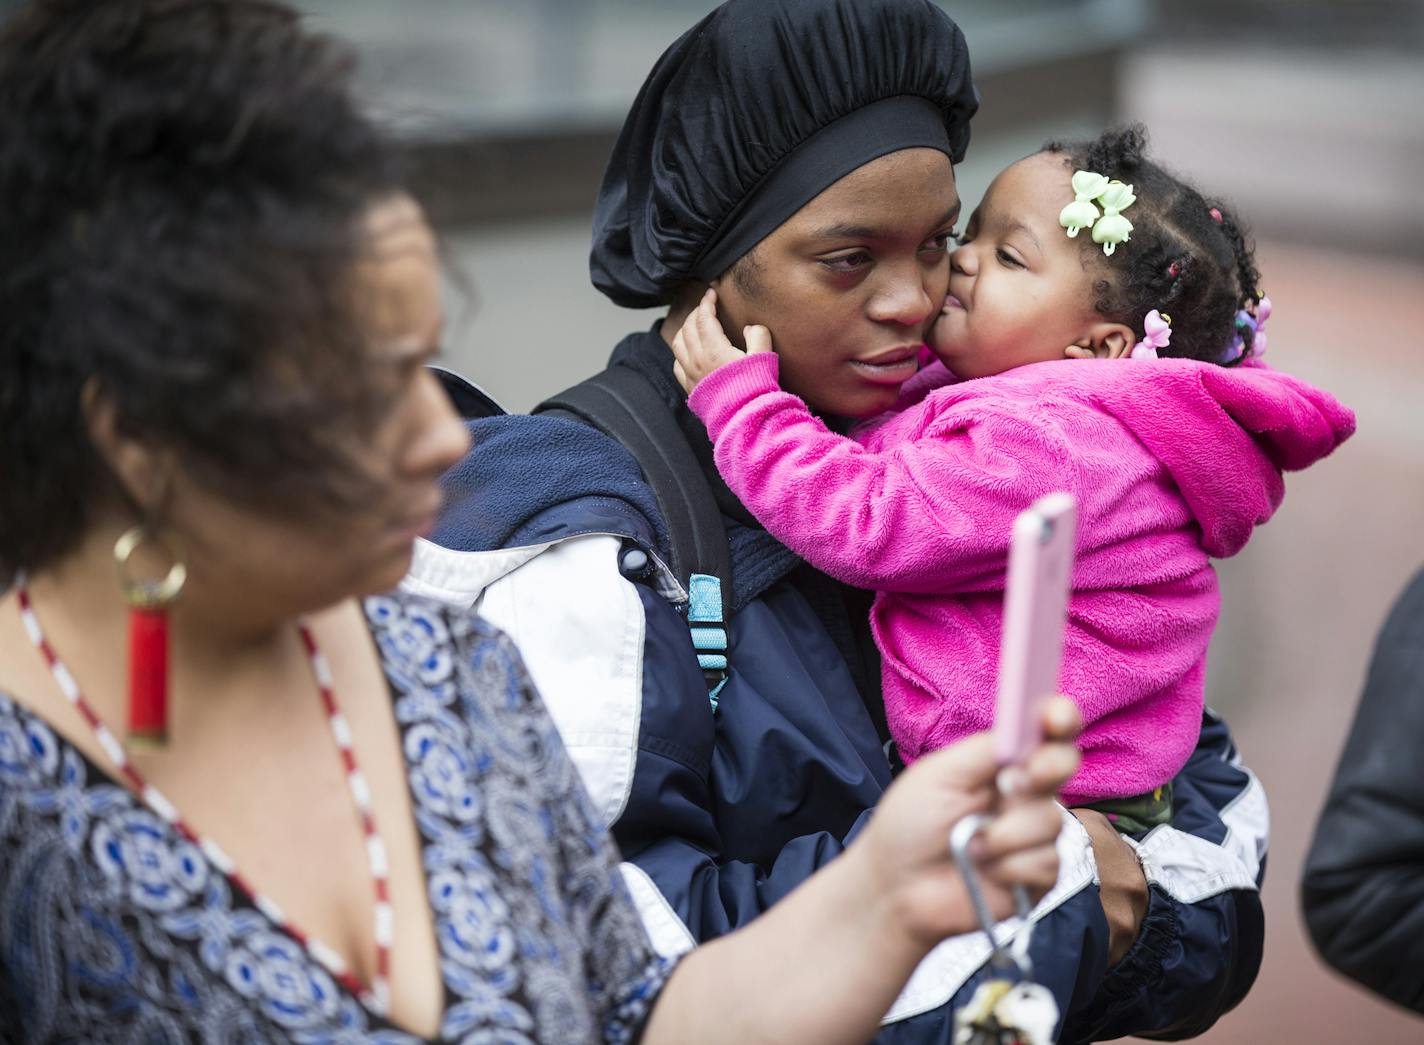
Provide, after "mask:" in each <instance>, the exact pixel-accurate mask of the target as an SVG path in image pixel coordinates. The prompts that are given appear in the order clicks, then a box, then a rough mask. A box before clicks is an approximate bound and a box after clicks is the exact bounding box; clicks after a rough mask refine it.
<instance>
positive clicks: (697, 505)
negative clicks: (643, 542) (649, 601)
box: [534, 366, 732, 711]
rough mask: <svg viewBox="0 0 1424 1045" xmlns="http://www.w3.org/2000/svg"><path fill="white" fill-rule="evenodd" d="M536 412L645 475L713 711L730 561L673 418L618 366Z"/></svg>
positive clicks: (718, 518)
mask: <svg viewBox="0 0 1424 1045" xmlns="http://www.w3.org/2000/svg"><path fill="white" fill-rule="evenodd" d="M534 412H535V413H536V414H541V413H559V414H566V415H569V416H571V417H574V418H577V419H578V420H580V421H583V422H584V423H586V424H589V425H592V426H593V427H594V428H597V429H598V430H599V431H601V432H603V433H605V434H606V435H609V436H612V437H613V438H614V439H617V440H618V442H620V443H622V444H623V446H624V447H626V448H627V450H628V451H629V452H630V453H631V454H632V455H633V457H634V458H635V459H636V460H637V462H638V465H639V467H640V468H642V470H643V476H644V478H646V479H647V480H648V485H649V486H650V487H652V490H653V496H654V497H655V498H656V499H657V502H658V509H659V510H660V511H661V512H662V516H663V520H664V522H665V523H666V525H667V528H668V537H669V544H670V548H669V552H670V557H671V559H672V562H671V563H670V566H671V567H672V571H673V573H674V574H676V576H677V579H678V581H679V582H680V583H681V584H682V585H683V586H684V587H685V588H686V589H687V591H688V594H689V596H690V601H689V603H688V611H687V621H688V624H689V625H690V627H691V629H692V643H693V646H694V647H696V649H697V661H698V664H699V665H700V666H701V667H702V672H703V675H704V676H705V677H706V679H707V695H708V698H709V700H710V701H711V702H712V710H713V711H716V710H717V698H718V695H719V694H720V693H721V690H722V686H723V685H725V684H726V680H727V670H728V668H727V628H726V621H725V620H724V613H723V606H724V605H725V602H726V600H727V599H729V598H730V597H731V594H732V558H731V553H730V552H729V550H728V547H727V532H726V530H725V529H724V528H723V526H722V513H721V511H720V510H719V509H718V507H717V501H716V498H714V497H713V495H712V488H711V486H709V485H708V483H707V480H706V478H705V477H704V476H703V474H702V468H701V466H700V465H699V464H698V461H697V458H696V457H695V456H694V455H693V453H692V448H691V447H690V446H688V445H687V440H686V438H685V437H684V436H683V434H682V430H681V429H680V428H679V427H678V424H677V419H676V418H675V417H674V416H673V413H672V410H671V409H669V407H668V405H667V403H666V402H664V400H663V399H662V397H661V396H660V395H658V392H657V390H656V389H655V388H654V387H653V385H652V384H651V383H650V382H649V381H648V379H647V378H645V377H643V375H642V374H640V373H638V372H637V371H636V370H632V369H630V368H628V367H621V366H620V367H609V368H608V369H607V370H604V371H602V372H600V373H598V374H595V375H594V376H593V377H591V378H589V379H588V380H587V381H583V382H581V383H579V384H577V385H574V386H573V387H572V388H570V389H567V390H565V391H563V392H560V393H559V394H558V395H556V396H553V397H551V398H549V399H546V400H545V401H544V402H542V403H540V404H539V405H538V406H537V407H535V408H534Z"/></svg>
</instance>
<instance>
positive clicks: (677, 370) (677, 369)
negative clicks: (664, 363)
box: [672, 360, 693, 393]
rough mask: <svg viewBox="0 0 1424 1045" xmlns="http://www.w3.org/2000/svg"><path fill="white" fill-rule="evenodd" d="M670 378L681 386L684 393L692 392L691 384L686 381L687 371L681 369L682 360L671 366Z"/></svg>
mask: <svg viewBox="0 0 1424 1045" xmlns="http://www.w3.org/2000/svg"><path fill="white" fill-rule="evenodd" d="M672 376H673V377H675V378H676V379H677V383H678V384H679V385H681V386H682V390H683V391H684V392H688V393H690V392H691V391H692V387H693V385H692V382H691V381H689V380H688V379H687V371H686V370H684V369H682V360H676V361H674V363H673V365H672Z"/></svg>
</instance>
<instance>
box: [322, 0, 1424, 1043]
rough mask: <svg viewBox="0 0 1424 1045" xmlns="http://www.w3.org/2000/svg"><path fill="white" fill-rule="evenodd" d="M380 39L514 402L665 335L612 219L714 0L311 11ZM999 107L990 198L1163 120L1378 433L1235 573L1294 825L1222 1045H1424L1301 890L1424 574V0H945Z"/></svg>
mask: <svg viewBox="0 0 1424 1045" xmlns="http://www.w3.org/2000/svg"><path fill="white" fill-rule="evenodd" d="M304 6H305V7H306V8H307V9H308V10H309V11H310V12H311V14H312V16H313V18H314V19H315V20H317V21H318V22H319V23H320V24H323V25H326V26H328V27H329V28H330V29H331V31H333V32H335V33H338V34H340V35H343V36H345V37H347V38H349V39H351V40H352V41H354V42H355V43H356V45H357V47H358V49H359V51H360V53H361V56H362V59H363V68H364V73H363V75H364V78H365V84H366V87H367V90H368V92H369V95H370V97H371V100H372V102H373V104H374V105H376V106H377V107H378V108H379V109H380V110H381V111H382V112H383V113H384V114H385V115H386V117H387V118H388V119H389V120H390V121H391V122H392V124H393V125H394V126H395V127H396V128H397V130H398V132H399V133H400V134H401V135H402V136H403V138H404V139H405V141H406V142H407V143H408V144H409V148H410V154H411V159H412V164H413V172H414V175H415V180H416V184H417V186H418V189H419V192H420V194H421V196H422V197H423V198H424V200H425V201H426V203H427V206H428V207H429V208H430V210H431V212H432V214H433V215H434V217H435V219H436V221H437V223H438V224H439V226H440V228H441V231H442V233H443V236H444V241H445V244H446V249H447V252H448V257H449V262H450V269H451V272H452V280H451V284H452V286H451V318H452V323H451V335H450V338H449V347H448V351H447V362H448V363H449V365H451V366H453V367H454V368H456V369H458V370H460V371H462V372H464V373H466V374H467V375H469V376H471V377H472V378H474V379H475V380H476V381H477V382H479V383H480V384H482V385H484V386H485V387H486V388H487V389H488V390H489V391H490V392H491V393H493V394H494V395H495V396H496V397H497V398H498V399H500V400H501V401H502V402H504V403H505V405H506V406H508V407H509V408H510V409H514V410H525V409H528V408H529V407H531V406H532V405H533V404H534V403H536V402H538V401H539V399H541V398H542V397H544V396H545V395H548V394H550V393H553V392H555V391H558V390H559V389H561V388H563V387H565V386H567V385H569V384H572V383H573V382H574V381H576V380H578V379H580V378H582V377H584V376H586V375H588V374H591V373H593V372H594V371H596V370H597V369H599V368H600V367H601V366H602V364H603V361H604V359H605V357H606V356H607V353H608V352H609V350H610V349H611V348H612V346H613V345H614V344H615V342H616V341H617V340H618V339H619V338H620V337H621V336H622V335H623V334H625V333H627V332H628V331H630V330H633V329H636V328H639V327H643V326H646V325H647V324H649V323H650V322H652V320H653V318H654V317H655V314H654V313H642V314H639V313H630V312H628V311H625V310H621V309H618V308H616V307H614V306H613V305H611V304H610V303H608V302H607V301H605V300H604V299H603V298H601V297H600V296H599V295H598V294H597V293H596V292H595V291H594V290H593V289H592V287H591V286H590V284H589V281H588V271H587V252H588V239H589V216H590V213H591V208H592V201H593V197H594V193H595V191H596V189H597V185H598V181H599V178H600V177H601V174H602V168H603V163H604V160H605V158H606V156H607V154H608V151H609V149H610V147H611V145H612V142H613V137H614V135H615V134H616V132H617V129H618V126H619V123H620V121H621V119H622V115H623V112H624V110H625V109H626V107H627V105H628V104H629V102H630V101H631V99H632V97H633V94H634V92H635V91H636V90H637V88H638V86H639V84H640V83H641V81H642V78H643V76H644V74H645V73H646V71H647V70H648V69H649V68H650V67H651V66H652V63H653V61H654V60H655V59H656V58H657V56H658V54H659V53H661V51H662V49H663V48H664V47H665V46H666V45H667V44H668V43H670V42H671V41H672V40H673V39H675V38H676V37H677V36H678V35H679V34H681V33H682V32H683V31H684V30H685V29H686V28H688V27H689V26H690V25H691V24H692V23H693V22H694V21H696V20H697V19H698V18H700V17H701V16H702V15H703V14H705V13H706V12H707V11H708V10H710V9H711V7H712V6H713V5H712V4H711V3H710V2H707V0H401V2H396V0H306V2H305V4H304ZM944 6H945V7H946V8H947V9H948V10H949V11H950V13H951V14H952V15H954V17H955V18H956V19H957V20H958V21H959V22H960V24H961V26H962V27H963V28H964V31H965V35H966V36H967V38H968V40H969V44H970V49H971V53H972V56H973V64H974V70H975V79H976V81H977V82H978V84H979V86H980V89H981V91H982V94H983V108H982V109H981V111H980V115H979V116H978V117H976V119H975V121H974V140H973V144H972V145H971V148H970V153H969V158H968V159H967V160H966V162H965V163H964V164H963V165H962V166H961V167H960V169H959V170H958V174H957V176H958V179H959V184H960V191H961V193H962V195H963V196H964V199H965V200H966V202H967V203H972V202H973V201H976V200H977V199H978V197H979V195H980V194H981V193H982V191H983V189H984V187H985V186H986V185H987V184H988V181H989V180H990V178H991V177H992V176H993V175H994V174H995V173H996V172H997V171H998V170H999V169H1001V168H1002V167H1003V166H1004V165H1005V164H1006V163H1008V162H1010V161H1012V160H1013V159H1015V158H1017V157H1019V156H1021V155H1025V154H1027V153H1029V152H1032V151H1033V150H1034V149H1035V148H1036V147H1037V146H1038V145H1039V144H1040V143H1041V142H1042V141H1043V140H1044V139H1045V138H1048V137H1062V136H1067V135H1073V134H1079V133H1083V134H1087V133H1095V132H1096V131H1097V130H1098V129H1100V128H1101V127H1102V126H1103V125H1104V124H1106V123H1109V122H1111V121H1113V120H1120V119H1141V120H1143V121H1145V122H1146V123H1147V124H1148V126H1149V128H1150V129H1151V132H1152V134H1153V138H1154V141H1155V146H1156V153H1157V155H1158V156H1159V158H1162V159H1163V160H1165V161H1166V162H1168V163H1169V164H1171V165H1173V166H1176V167H1177V168H1179V169H1180V170H1182V171H1183V172H1184V173H1187V174H1189V175H1192V176H1193V177H1195V178H1197V179H1198V180H1199V181H1200V182H1201V183H1202V184H1203V185H1205V186H1207V187H1208V189H1209V192H1210V193H1211V194H1214V195H1220V196H1225V197H1227V198H1230V199H1233V200H1234V201H1236V203H1237V204H1238V206H1239V207H1240V208H1241V209H1242V211H1243V212H1244V213H1245V214H1246V215H1247V216H1248V218H1250V219H1251V221H1252V224H1253V225H1254V228H1255V231H1256V234H1257V237H1258V240H1259V261H1260V266H1261V268H1262V271H1263V272H1264V274H1265V286H1266V288H1267V289H1268V290H1269V292H1270V294H1271V297H1272V299H1273V300H1274V302H1275V306H1276V308H1275V315H1274V317H1273V318H1272V320H1271V359H1272V362H1273V363H1274V364H1275V365H1277V366H1279V367H1282V368H1285V369H1287V370H1289V371H1291V372H1293V373H1296V374H1298V375H1300V376H1302V377H1304V378H1306V379H1309V380H1312V381H1315V382H1317V383H1319V384H1321V385H1323V386H1324V387H1326V388H1328V389H1330V390H1332V391H1334V392H1335V393H1336V394H1337V395H1339V396H1340V397H1341V398H1342V399H1343V400H1344V401H1346V402H1347V403H1349V404H1350V405H1351V406H1353V407H1354V408H1355V409H1356V410H1357V411H1358V412H1359V418H1360V431H1359V434H1358V435H1357V436H1356V438H1355V439H1354V440H1353V441H1352V442H1351V443H1349V444H1348V445H1347V446H1346V447H1345V449H1344V450H1343V451H1342V452H1341V453H1340V454H1338V455H1337V456H1336V457H1334V458H1332V459H1331V460H1328V461H1326V462H1324V463H1323V464H1322V465H1320V466H1318V467H1316V468H1315V469H1312V470H1311V471H1310V472H1308V473H1306V474H1304V475H1302V476H1299V477H1296V478H1295V479H1294V480H1293V481H1292V482H1291V483H1290V493H1289V496H1288V498H1287V502H1286V505H1285V507H1284V509H1283V511H1282V514H1281V516H1280V517H1279V518H1278V519H1277V520H1275V521H1273V522H1272V523H1271V524H1270V525H1269V526H1267V527H1266V528H1265V529H1264V530H1263V531H1262V532H1261V533H1260V534H1259V535H1258V537H1257V538H1256V539H1255V540H1254V541H1253V543H1252V544H1251V545H1250V547H1248V548H1247V549H1246V551H1245V552H1244V553H1243V554H1242V555H1241V556H1239V557H1237V558H1236V559H1233V560H1231V561H1229V562H1226V563H1223V564H1222V566H1221V575H1222V580H1223V587H1224V589H1225V611H1224V616H1223V619H1222V624H1221V627H1220V629H1219V633H1218V635H1217V638H1216V641H1215V644H1214V647H1213V651H1212V662H1211V672H1210V680H1209V692H1208V700H1209V702H1211V703H1212V704H1213V705H1215V706H1217V707H1218V708H1220V709H1222V710H1223V711H1225V712H1226V713H1227V714H1228V716H1229V718H1230V720H1231V721H1232V723H1233V725H1234V727H1235V729H1236V732H1237V738H1238V741H1239V744H1240V747H1241V749H1242V751H1243V752H1244V755H1245V757H1246V759H1247V761H1248V764H1249V765H1251V766H1252V767H1253V768H1254V769H1255V770H1256V772H1257V773H1258V774H1259V775H1260V776H1261V777H1262V778H1263V780H1264V781H1265V784H1266V787H1267V790H1268V793H1269V795H1270V796H1271V801H1272V809H1273V813H1274V837H1273V847H1272V851H1271V856H1270V860H1269V868H1268V874H1267V884H1266V903H1267V920H1268V921H1267V924H1268V937H1267V947H1266V959H1265V964H1264V967H1263V970H1262V973H1261V977H1260V980H1259V981H1258V983H1257V985H1256V987H1255V989H1254V991H1253V992H1252V994H1251V995H1250V997H1249V998H1248V999H1247V1000H1246V1002H1245V1003H1244V1004H1243V1005H1242V1006H1241V1008H1240V1009H1238V1010H1237V1011H1236V1012H1234V1013H1232V1014H1231V1015H1229V1016H1228V1017H1226V1018H1225V1019H1224V1020H1223V1021H1222V1022H1221V1023H1220V1025H1219V1026H1218V1027H1217V1028H1216V1029H1215V1030H1213V1031H1212V1032H1211V1033H1210V1034H1209V1035H1207V1036H1206V1038H1205V1039H1204V1040H1206V1041H1209V1042H1212V1043H1216V1045H1226V1043H1243V1045H1244V1043H1247V1042H1251V1043H1256V1042H1272V1043H1275V1042H1355V1041H1369V1042H1371V1043H1372V1045H1393V1043H1404V1042H1418V1041H1420V1040H1424V1022H1421V1021H1420V1020H1418V1019H1417V1018H1415V1017H1412V1016H1410V1015H1408V1014H1405V1013H1403V1012H1401V1011H1399V1010H1396V1009H1392V1008H1390V1007H1389V1006H1387V1005H1386V1004H1384V1003H1382V1002H1379V1001H1376V1000H1374V999H1373V998H1371V997H1369V996H1368V995H1366V994H1365V993H1364V992H1363V991H1361V990H1358V989H1356V988H1355V987H1353V986H1351V985H1349V984H1347V983H1346V982H1344V981H1342V980H1340V979H1339V978H1337V977H1335V976H1334V975H1333V974H1331V973H1329V972H1328V971H1326V970H1325V969H1324V968H1323V967H1322V966H1321V965H1320V963H1319V962H1318V960H1317V959H1316V958H1315V956H1314V954H1313V953H1312V951H1311V950H1310V945H1309V943H1308V941H1307V940H1306V937H1305V933H1304V930H1303V927H1302V924H1301V920H1300V916H1299V913H1298V905H1297V900H1296V886H1297V881H1298V878H1299V873H1300V866H1301V861H1302V857H1303V855H1304V852H1305V849H1306V846H1307V845H1308V843H1309V838H1310V832H1311V829H1312V826H1313V823H1314V819H1315V816H1316V813H1317V812H1318V810H1319V806H1320V803H1321V800H1322V797H1323V794H1324V791H1325V788H1326V785H1327V782H1328V780H1329V777H1330V774H1331V773H1332V771H1333V768H1334V764H1335V760H1336V758H1337V757H1338V753H1339V750H1340V747H1341V744H1342V742H1343V739H1344V735H1345V731H1346V729H1347V727H1348V724H1349V721H1350V717H1351V713H1352V709H1353V706H1354V702H1355V699H1356V696H1357V694H1358V691H1359V687H1360V683H1361V680H1362V677H1363V671H1364V666H1365V663H1366V661H1367V659H1368V656H1369V652H1370V647H1371V642H1372V638H1373V635H1374V632H1375V630H1376V629H1377V627H1378V626H1379V624H1380V622H1381V620H1382V618H1383V615H1384V612H1385V609H1386V607H1387V606H1388V605H1389V603H1390V602H1391V601H1392V600H1393V599H1394V597H1395V596H1396V594H1397V593H1398V591H1399V590H1400V588H1401V587H1402V585H1403V584H1404V582H1405V580H1406V579H1407V577H1408V576H1409V575H1410V573H1411V572H1412V571H1413V569H1414V568H1415V567H1416V566H1417V565H1418V564H1419V563H1420V562H1421V561H1424V539H1422V538H1421V533H1424V527H1421V523H1420V520H1424V409H1421V407H1424V351H1421V348H1420V344H1419V342H1420V340H1421V337H1424V304H1421V296H1420V292H1421V290H1424V279H1421V277H1424V191H1421V190H1420V186H1419V172H1420V171H1421V170H1424V121H1421V119H1420V118H1419V115H1418V111H1419V107H1420V106H1421V104H1424V62H1421V57H1424V3H1415V2H1407V0H1205V2H1197V3H1193V4H1182V3H1168V2H1166V0H1162V2H1157V3H1154V2H1151V0H1014V2H992V0H945V2H944Z"/></svg>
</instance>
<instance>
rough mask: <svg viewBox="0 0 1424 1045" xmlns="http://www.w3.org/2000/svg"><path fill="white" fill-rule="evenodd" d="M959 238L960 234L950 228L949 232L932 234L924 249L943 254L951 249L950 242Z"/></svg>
mask: <svg viewBox="0 0 1424 1045" xmlns="http://www.w3.org/2000/svg"><path fill="white" fill-rule="evenodd" d="M958 238H959V234H958V233H956V232H955V231H954V230H953V229H950V230H949V231H948V232H941V233H940V234H939V235H937V236H931V237H930V238H929V239H928V240H926V241H925V245H924V247H923V248H922V249H923V250H925V251H927V252H928V253H931V254H943V253H944V252H945V251H947V250H948V249H949V244H950V243H951V242H952V241H955V240H957V239H958Z"/></svg>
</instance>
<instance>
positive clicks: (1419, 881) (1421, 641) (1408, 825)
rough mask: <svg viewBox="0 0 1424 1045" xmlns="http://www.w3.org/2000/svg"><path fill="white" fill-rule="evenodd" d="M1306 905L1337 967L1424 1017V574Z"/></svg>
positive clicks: (1357, 741)
mask: <svg viewBox="0 0 1424 1045" xmlns="http://www.w3.org/2000/svg"><path fill="white" fill-rule="evenodd" d="M1301 902H1302V904H1303V906H1304V909H1305V920H1306V925H1307V926H1308V927H1309V929H1310V935H1311V939H1313V940H1314V941H1315V946H1316V947H1317V948H1319V950H1320V954H1321V956H1322V957H1323V958H1324V959H1325V960H1326V961H1327V962H1328V963H1329V964H1330V965H1332V966H1333V967H1334V968H1335V969H1336V970H1338V971H1339V972H1341V973H1343V974H1344V975H1346V976H1348V977H1350V978H1351V979H1353V980H1357V981H1358V982H1360V983H1362V984H1364V985H1365V986H1366V987H1369V988H1370V989H1371V990H1373V991H1376V992H1378V993H1379V994H1381V995H1383V996H1384V997H1386V998H1388V999H1389V1000H1391V1001H1393V1002H1396V1003H1398V1004H1400V1005H1403V1006H1406V1007H1407V1008H1410V1009H1413V1010H1414V1011H1416V1012H1421V1013H1424V571H1421V572H1420V573H1418V574H1416V575H1415V577H1414V579H1413V581H1412V582H1411V583H1410V585H1409V587H1408V588H1407V589H1406V590H1405V592H1404V594H1403V596H1402V597H1401V598H1400V600H1399V601H1398V602H1397V603H1396V604H1395V606H1394V609H1393V610H1392V611H1391V613H1390V615H1389V619H1388V620H1386V622H1385V625H1384V629H1383V630H1382V631H1381V632H1380V635H1379V639H1378V641H1377V643H1376V646H1375V651H1374V658H1373V660H1372V661H1371V663H1370V669H1369V675H1368V677H1367V679H1366V681H1365V689H1364V694H1363V695H1362V696H1361V698H1360V705H1359V708H1358V709H1357V710H1356V712H1355V722H1354V725H1353V727H1352V728H1351V730H1350V736H1349V740H1348V741H1347V742H1346V744H1345V751H1344V754H1343V755H1342V756H1341V757H1340V764H1339V767H1338V768H1337V769H1336V772H1335V780H1334V783H1333V784H1332V785H1331V787H1330V793H1329V797H1328V798H1327V800H1326V803H1325V810H1324V812H1323V813H1322V814H1321V817H1320V822H1319V823H1318V824H1317V825H1316V828H1315V840H1314V842H1313V843H1312V845H1311V848H1310V854H1309V856H1308V857H1307V859H1306V864H1305V877H1304V882H1303V884H1302V887H1301Z"/></svg>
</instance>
